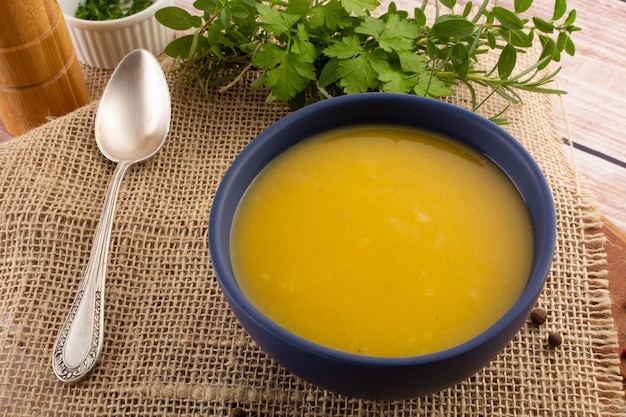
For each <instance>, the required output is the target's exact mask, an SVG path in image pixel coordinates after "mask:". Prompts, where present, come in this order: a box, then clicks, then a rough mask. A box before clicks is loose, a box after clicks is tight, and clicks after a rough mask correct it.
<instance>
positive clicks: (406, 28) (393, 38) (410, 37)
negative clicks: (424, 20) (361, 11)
mask: <svg viewBox="0 0 626 417" xmlns="http://www.w3.org/2000/svg"><path fill="white" fill-rule="evenodd" d="M354 31H355V32H356V33H361V34H363V35H369V36H371V37H372V38H374V40H376V41H377V42H378V44H379V45H380V47H381V48H383V50H385V51H386V52H392V51H410V50H412V49H413V42H414V40H415V39H416V38H417V37H418V36H419V35H420V27H419V25H417V24H416V23H415V22H413V21H411V20H407V19H404V20H402V19H400V16H398V15H396V14H392V15H389V17H388V20H387V22H384V21H383V20H381V19H378V18H374V17H369V16H368V17H365V18H364V19H363V23H361V24H360V25H359V26H357V27H356V28H355V29H354Z"/></svg>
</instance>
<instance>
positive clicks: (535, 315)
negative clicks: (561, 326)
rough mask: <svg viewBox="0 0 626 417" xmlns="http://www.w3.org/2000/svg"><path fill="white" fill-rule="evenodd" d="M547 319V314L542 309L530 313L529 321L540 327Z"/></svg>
mask: <svg viewBox="0 0 626 417" xmlns="http://www.w3.org/2000/svg"><path fill="white" fill-rule="evenodd" d="M547 319H548V313H547V312H546V310H544V309H543V308H535V309H534V310H533V311H531V312H530V321H532V323H533V324H534V325H535V326H541V325H542V324H543V323H545V322H546V320H547Z"/></svg>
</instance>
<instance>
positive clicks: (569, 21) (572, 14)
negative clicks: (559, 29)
mask: <svg viewBox="0 0 626 417" xmlns="http://www.w3.org/2000/svg"><path fill="white" fill-rule="evenodd" d="M575 21H576V10H571V11H570V12H569V14H568V15H567V18H566V19H565V21H564V22H563V26H566V27H567V26H572V25H573V24H574V22H575Z"/></svg>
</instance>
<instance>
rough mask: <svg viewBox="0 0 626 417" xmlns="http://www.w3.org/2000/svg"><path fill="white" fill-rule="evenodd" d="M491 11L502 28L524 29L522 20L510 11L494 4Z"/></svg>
mask: <svg viewBox="0 0 626 417" xmlns="http://www.w3.org/2000/svg"><path fill="white" fill-rule="evenodd" d="M491 11H492V12H493V14H494V16H495V17H496V19H497V20H498V22H500V24H501V25H502V26H503V27H504V28H506V29H509V30H520V29H524V22H523V21H522V19H520V18H519V17H517V15H516V14H515V13H513V12H512V11H510V10H508V9H505V8H504V7H499V6H494V7H493V8H492V9H491Z"/></svg>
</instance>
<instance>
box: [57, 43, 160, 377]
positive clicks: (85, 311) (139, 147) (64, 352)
mask: <svg viewBox="0 0 626 417" xmlns="http://www.w3.org/2000/svg"><path fill="white" fill-rule="evenodd" d="M170 117H171V102H170V94H169V89H168V85H167V81H166V79H165V76H164V74H163V70H162V69H161V66H160V65H159V63H158V61H157V60H156V58H155V57H154V56H153V55H152V54H150V52H148V51H146V50H143V49H137V50H134V51H132V52H130V53H129V54H128V55H126V57H125V58H124V59H123V60H122V61H121V62H120V64H119V65H118V67H117V68H116V69H115V71H114V72H113V75H112V76H111V79H110V80H109V83H108V84H107V86H106V88H105V90H104V93H103V95H102V99H101V100H100V105H99V107H98V112H97V113H96V121H95V135H96V142H97V144H98V148H100V151H101V152H102V153H103V154H104V156H106V157H107V158H108V159H110V160H111V161H113V162H117V163H118V164H117V166H116V168H115V172H114V173H113V177H112V178H111V182H110V184H109V188H108V190H107V194H106V197H105V200H104V208H103V210H102V214H101V216H100V222H99V223H98V227H97V229H96V234H95V237H94V244H93V248H92V251H91V255H90V257H89V261H88V262H87V269H86V270H85V275H84V276H83V280H82V282H81V283H80V286H79V288H78V291H77V293H76V297H75V299H74V302H73V303H72V305H71V307H70V312H69V314H68V316H67V318H66V320H65V323H64V324H63V327H61V330H60V332H59V335H58V337H57V340H56V343H55V345H54V350H53V352H52V368H53V370H54V373H55V374H56V376H57V377H58V378H59V379H60V380H61V381H64V382H74V381H78V380H80V379H82V378H84V377H85V376H86V375H87V374H88V373H89V372H90V371H91V370H92V369H93V368H94V367H95V365H96V363H97V361H98V358H99V357H100V353H101V351H102V345H103V343H102V342H103V336H104V283H105V277H106V271H107V257H108V252H109V241H110V237H111V228H112V225H113V217H114V213H115V202H116V200H117V194H118V191H119V189H120V185H121V183H122V179H123V177H124V174H125V173H126V171H127V170H128V168H129V167H130V166H131V165H133V164H135V163H137V162H141V161H144V160H146V159H148V158H150V157H151V156H153V155H154V154H155V153H157V152H158V151H159V149H161V147H162V146H163V144H164V143H165V138H166V137H167V133H168V132H169V125H170Z"/></svg>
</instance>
